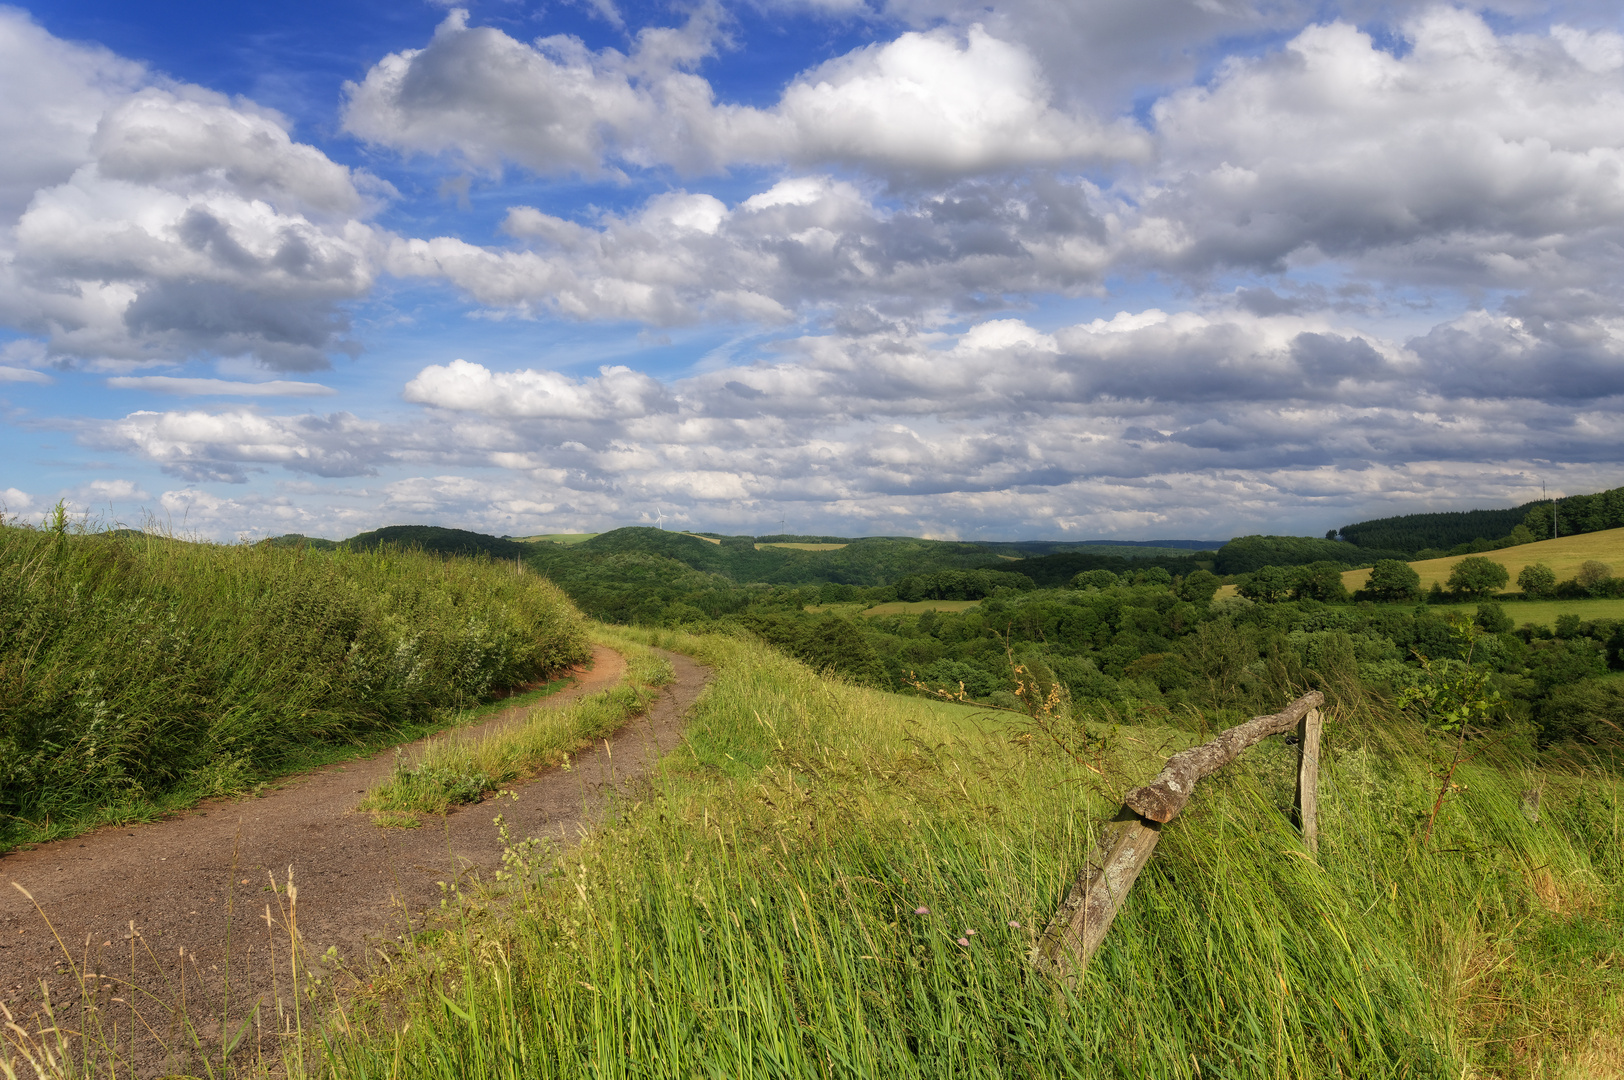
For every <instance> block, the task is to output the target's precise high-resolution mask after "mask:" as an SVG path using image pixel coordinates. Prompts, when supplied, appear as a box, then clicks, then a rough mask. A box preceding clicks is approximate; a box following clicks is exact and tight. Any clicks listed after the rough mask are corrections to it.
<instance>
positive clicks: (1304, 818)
mask: <svg viewBox="0 0 1624 1080" xmlns="http://www.w3.org/2000/svg"><path fill="white" fill-rule="evenodd" d="M1323 727H1324V721H1323V719H1322V717H1321V716H1320V711H1319V710H1318V709H1310V710H1309V711H1308V712H1306V713H1304V714H1303V718H1302V721H1301V722H1300V723H1299V724H1298V725H1297V797H1296V799H1295V800H1294V801H1295V805H1296V807H1297V827H1298V828H1300V829H1301V830H1302V833H1303V845H1304V846H1305V847H1307V848H1308V850H1309V853H1310V854H1317V853H1318V852H1319V758H1320V729H1321V728H1323Z"/></svg>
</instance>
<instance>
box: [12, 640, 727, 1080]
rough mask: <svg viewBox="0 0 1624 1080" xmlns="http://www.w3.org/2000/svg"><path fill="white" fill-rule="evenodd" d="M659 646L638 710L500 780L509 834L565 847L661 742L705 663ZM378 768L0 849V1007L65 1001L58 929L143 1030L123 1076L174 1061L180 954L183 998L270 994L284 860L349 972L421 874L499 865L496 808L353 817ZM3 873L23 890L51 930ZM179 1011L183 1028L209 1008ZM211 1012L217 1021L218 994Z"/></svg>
mask: <svg viewBox="0 0 1624 1080" xmlns="http://www.w3.org/2000/svg"><path fill="white" fill-rule="evenodd" d="M666 655H667V657H668V659H670V661H671V663H672V665H673V667H674V668H675V670H676V679H675V681H674V682H673V683H672V684H671V685H669V686H667V687H666V688H665V689H664V691H663V693H662V694H661V696H660V697H659V698H658V699H657V700H656V701H655V703H654V704H653V705H652V706H651V707H650V708H649V709H648V711H647V712H646V713H644V715H643V716H641V717H639V718H637V719H635V720H633V721H631V722H629V723H628V724H627V725H626V726H625V727H623V728H622V729H621V730H620V731H619V732H618V733H616V735H615V736H613V737H612V738H611V739H609V740H608V742H607V744H599V746H598V747H597V748H595V749H594V750H593V751H591V752H583V753H582V754H580V755H578V756H577V757H576V759H575V760H574V762H573V763H572V767H571V768H570V769H568V770H567V771H566V770H561V769H553V770H549V771H548V772H546V773H543V774H541V775H540V776H538V777H536V778H535V779H534V780H532V781H531V782H529V783H527V784H524V785H515V786H514V790H515V791H516V792H517V794H518V796H519V797H518V800H517V801H510V800H508V799H503V800H502V801H501V803H500V806H499V810H500V812H501V813H502V814H503V815H504V816H505V818H506V820H507V822H508V823H509V826H510V829H511V832H512V835H513V836H514V837H515V838H520V837H526V836H538V837H551V838H553V839H557V840H563V841H566V842H568V841H571V840H573V839H575V838H576V837H577V836H578V835H579V834H580V831H581V830H582V829H583V828H586V827H587V826H589V825H590V824H592V823H593V822H594V821H596V820H597V819H598V818H599V817H601V815H602V814H603V812H604V809H605V807H606V806H607V804H608V802H609V800H610V798H611V796H612V795H613V794H614V792H615V791H616V789H617V788H619V787H622V786H625V785H627V784H628V783H629V782H631V781H633V780H635V779H636V778H638V777H639V776H641V775H642V774H643V773H644V772H645V771H646V770H647V768H648V767H649V766H650V765H651V764H653V762H655V761H656V760H657V759H658V758H659V757H660V755H662V754H664V753H665V752H666V751H668V750H670V749H672V748H673V747H674V746H676V744H677V743H678V741H679V740H680V738H681V734H682V723H683V719H684V717H685V715H686V714H687V712H688V709H689V707H690V706H691V705H692V704H693V702H694V700H695V699H696V698H697V697H698V695H699V691H700V690H701V689H702V688H703V686H704V683H705V680H706V677H707V675H708V672H707V670H706V669H705V668H703V667H702V666H700V665H699V664H697V663H695V662H694V661H692V660H690V659H688V658H687V657H684V656H680V655H676V654H666ZM624 673H625V661H624V659H623V658H622V657H621V656H620V655H619V654H618V653H615V652H613V651H612V650H609V649H605V648H601V647H600V648H598V649H597V650H596V652H595V655H594V663H593V666H592V668H591V670H590V671H586V672H581V673H578V682H577V684H576V685H575V686H572V687H570V688H568V689H566V690H564V691H561V692H559V693H557V694H554V695H553V696H552V697H550V698H546V699H544V700H543V702H542V703H541V705H540V706H534V707H539V708H556V707H558V706H560V705H563V704H565V703H567V702H569V701H572V700H574V699H575V698H578V697H580V696H582V695H584V694H588V693H591V692H593V691H595V690H599V689H603V688H606V687H608V686H610V685H612V684H614V683H615V682H617V681H619V679H620V678H621V677H622V676H623V675H624ZM528 711H529V710H528V709H525V708H519V709H513V710H508V711H507V712H504V713H500V714H498V715H497V716H496V717H494V718H492V719H491V720H489V721H486V722H485V723H484V724H482V725H480V727H479V728H475V729H471V730H475V731H480V730H486V731H488V730H494V729H496V728H499V727H501V726H503V725H507V724H513V723H516V722H519V721H520V720H521V719H522V718H523V715H524V714H525V713H526V712H528ZM393 762H394V753H393V752H392V751H391V752H386V753H384V754H381V755H379V756H377V757H375V758H371V759H368V760H365V761H352V762H348V763H346V764H343V765H336V766H329V767H328V768H325V769H322V770H320V771H317V772H315V773H311V774H308V775H306V776H303V777H297V778H290V779H289V780H287V781H285V782H284V784H283V787H282V790H280V791H273V792H269V793H267V794H266V795H264V796H263V797H261V798H254V799H244V800H239V801H223V800H221V801H214V802H211V803H207V804H204V805H200V806H198V807H197V808H196V809H195V810H192V811H188V812H187V813H185V814H184V815H180V816H177V817H174V818H171V819H168V820H165V821H161V822H158V823H155V824H151V825H139V826H130V827H123V828H107V829H102V830H99V831H97V832H95V833H91V834H89V835H86V836H81V837H78V838H76V839H73V840H65V841H60V842H57V843H53V844H48V845H45V846H43V847H40V848H36V849H34V850H32V851H19V852H12V853H10V854H8V855H6V856H4V857H0V1001H5V1002H6V1003H7V1004H8V1005H9V1007H10V1008H11V1010H12V1012H13V1013H22V1014H28V1013H31V1012H33V1011H34V1008H33V1006H34V1004H35V1003H37V1001H38V999H39V993H40V984H41V981H42V980H43V981H44V982H45V983H46V984H47V985H48V986H49V987H50V990H51V996H52V999H53V1000H54V1001H56V1002H59V1003H67V1002H70V1001H73V1002H76V1001H78V1000H79V999H80V997H81V992H80V984H79V981H78V980H77V979H76V978H75V977H74V971H73V969H72V968H71V967H70V965H69V964H68V963H67V958H66V957H65V956H64V954H63V949H62V948H61V946H59V945H58V943H57V940H56V936H60V938H61V940H62V942H63V943H65V944H66V945H67V946H68V947H69V948H70V949H71V950H72V952H73V954H74V963H75V964H76V965H78V966H79V967H81V968H83V969H85V970H84V972H83V973H84V974H85V975H87V976H89V978H88V979H87V982H88V983H89V984H90V985H92V986H93V987H95V993H94V994H93V995H92V1000H94V1001H98V1002H100V1003H101V1007H103V1008H105V1009H106V1010H107V1012H106V1015H108V1016H114V1017H117V1016H119V1015H120V1014H121V1013H123V1014H125V1018H124V1019H123V1020H121V1021H120V1027H121V1030H124V1029H127V1028H129V1027H130V1026H132V1025H133V1026H135V1027H136V1028H137V1030H138V1032H139V1031H140V1029H141V1027H142V1026H143V1022H144V1023H147V1024H150V1025H151V1026H152V1028H153V1033H152V1034H151V1035H150V1036H149V1035H144V1034H143V1037H142V1038H140V1039H138V1040H137V1045H136V1047H135V1051H136V1052H135V1057H136V1059H137V1063H138V1064H139V1065H140V1066H141V1067H140V1068H139V1069H138V1071H140V1072H143V1073H153V1072H164V1071H168V1070H172V1069H176V1068H179V1067H182V1066H183V1065H184V1064H186V1062H185V1060H184V1056H183V1055H179V1056H178V1055H177V1052H176V1045H177V1044H178V1043H179V1042H182V1041H184V1040H183V1039H180V1038H179V1037H178V1036H179V1033H178V1031H175V1030H172V1029H173V1022H172V1019H173V1018H172V1017H171V1016H169V1015H166V1012H165V1010H164V1009H163V1008H162V1007H161V1006H160V1004H159V1000H161V1001H163V1002H172V1001H173V1000H175V996H176V995H177V994H178V991H179V971H180V967H179V965H180V962H181V958H182V956H184V957H185V966H186V971H187V980H188V984H189V989H188V992H189V993H191V994H193V995H199V994H201V995H202V998H203V1000H201V1001H197V1004H210V1003H215V999H218V998H219V997H220V996H221V993H222V991H223V990H224V989H225V988H226V987H227V986H229V988H230V993H231V996H232V998H233V999H234V1000H236V1001H238V1002H252V1001H254V1000H257V999H261V998H263V996H264V995H265V994H266V992H267V991H269V989H270V973H269V969H268V965H267V964H266V963H265V959H266V950H267V948H268V944H267V942H268V931H267V927H266V925H265V921H264V909H265V906H266V904H271V905H272V906H273V907H274V906H275V902H276V899H277V898H276V897H275V896H273V895H272V887H271V883H270V879H269V875H273V874H274V876H275V878H276V879H277V881H278V883H281V882H283V881H285V879H286V877H287V874H288V869H289V867H290V866H291V867H292V874H293V881H294V883H295V885H297V887H298V915H299V926H300V929H301V930H302V932H303V935H304V940H305V943H306V945H305V947H306V950H307V955H309V956H310V957H312V958H315V957H317V956H319V955H320V954H322V953H323V952H325V951H326V950H327V949H328V948H329V947H332V948H336V950H337V952H338V954H339V955H340V956H342V957H344V958H345V959H346V960H347V961H348V962H349V963H351V964H352V965H356V964H360V963H364V962H365V958H366V957H367V956H368V955H369V945H368V942H369V940H373V939H378V938H382V939H387V940H393V939H394V937H395V936H396V935H397V934H400V933H403V932H404V931H405V930H406V928H407V924H408V921H409V920H411V917H412V916H415V915H416V914H417V913H419V912H422V911H424V910H426V909H429V908H432V907H435V906H436V905H437V904H438V903H439V899H440V895H441V893H440V889H439V887H438V886H437V885H436V882H439V881H447V882H450V881H454V880H457V879H458V878H459V877H460V876H463V875H466V874H468V873H470V872H471V871H473V870H475V869H487V870H488V869H489V868H492V867H495V866H499V865H500V857H501V850H500V846H499V844H498V842H497V831H496V828H495V826H494V825H493V824H492V822H491V819H492V817H493V816H494V815H495V813H496V812H497V811H498V807H497V804H495V803H491V802H487V803H481V804H475V805H473V806H469V807H465V808H463V809H462V810H461V811H460V812H456V813H452V814H450V815H448V816H447V817H445V818H444V819H440V818H430V819H428V820H427V821H426V822H425V823H424V825H423V827H421V828H417V829H385V828H379V827H378V826H376V825H374V824H372V822H371V819H370V816H369V815H366V814H362V813H357V812H356V811H355V809H354V807H355V804H356V802H357V801H358V800H359V799H360V798H361V794H362V792H364V791H366V790H367V789H369V788H370V787H372V786H373V785H374V784H376V783H378V782H379V781H380V780H382V779H383V778H384V777H385V776H386V775H387V774H388V772H389V770H390V768H391V767H392V765H393ZM11 882H16V883H17V884H20V885H22V886H23V887H24V888H26V889H27V890H28V891H29V892H30V893H31V894H32V895H33V897H34V900H36V901H38V903H39V905H40V906H41V907H42V908H43V909H44V911H45V914H46V916H48V917H49V918H50V920H51V923H52V924H53V925H54V927H55V930H56V936H53V934H52V933H51V931H50V930H49V929H48V928H47V926H46V925H45V922H44V920H42V918H41V917H40V914H39V913H38V912H37V911H36V910H35V908H34V905H33V904H31V903H30V902H29V901H28V900H27V899H26V898H25V897H24V896H23V895H22V894H21V893H20V892H19V891H18V890H17V889H15V888H13V887H12V886H11V884H10V883H11ZM413 921H415V920H413ZM132 924H133V926H134V928H135V929H136V930H138V931H139V935H138V936H136V937H132V936H131V926H132ZM228 925H229V927H230V937H231V941H232V944H231V947H230V964H229V971H228V970H227V941H228ZM132 945H133V946H136V947H135V948H133V950H132ZM148 946H150V952H149V951H148V949H147V947H148ZM256 947H257V951H258V956H257V957H255V955H254V952H255V950H256ZM283 947H284V948H285V945H284V946H283ZM132 951H133V954H134V958H133V960H132ZM87 957H88V961H87V959H86V958H87ZM132 965H133V978H132ZM286 977H287V973H286V971H285V970H284V971H283V973H282V978H283V979H284V980H285V979H286ZM199 982H201V985H199ZM132 983H133V984H134V985H133V987H132V985H131V984H132ZM136 988H139V990H136V992H135V993H132V990H135V989H136ZM143 992H144V993H149V994H152V995H155V996H156V999H158V1000H149V999H147V998H145V996H144V993H143ZM132 998H134V999H136V1000H138V1001H145V1002H146V1005H145V1006H138V1008H145V1009H146V1010H147V1012H150V1013H151V1017H150V1019H149V1018H148V1017H147V1016H146V1015H145V1014H143V1015H142V1016H141V1017H131V1016H129V1015H127V1010H128V1008H129V1006H130V1004H131V1000H132ZM114 999H120V1000H118V1001H115V1000H114ZM187 1011H188V1013H190V1014H193V1016H194V1020H196V1019H198V1018H199V1017H207V1016H208V1015H209V1014H210V1011H211V1010H210V1009H209V1008H201V1009H196V1008H192V1007H190V1006H189V1008H188V1010H187ZM230 1012H231V1013H233V1014H238V1013H239V1010H238V1009H237V1008H232V1009H231V1010H230ZM212 1014H213V1016H215V1017H218V1016H219V1015H220V1012H219V1009H218V1007H217V1003H216V1007H214V1008H213V1010H212ZM201 1022H202V1024H203V1026H204V1028H205V1029H208V1028H210V1027H211V1026H212V1029H213V1030H212V1031H210V1030H205V1031H204V1032H203V1035H204V1037H205V1038H213V1039H215V1040H216V1042H215V1045H216V1046H218V1030H219V1029H218V1020H207V1019H203V1020H202V1021H201ZM228 1023H230V1021H228ZM166 1026H167V1027H168V1028H169V1029H171V1030H168V1032H167V1034H166ZM148 1043H150V1044H151V1045H146V1044H148ZM159 1043H164V1044H169V1046H168V1049H167V1050H163V1049H161V1048H160V1046H159V1045H158V1044H159Z"/></svg>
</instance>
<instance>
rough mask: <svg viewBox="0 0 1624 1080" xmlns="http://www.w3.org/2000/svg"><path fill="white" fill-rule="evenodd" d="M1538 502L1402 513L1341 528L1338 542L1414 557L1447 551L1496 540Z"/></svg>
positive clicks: (1524, 516) (1514, 526) (1516, 524)
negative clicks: (1414, 555)
mask: <svg viewBox="0 0 1624 1080" xmlns="http://www.w3.org/2000/svg"><path fill="white" fill-rule="evenodd" d="M1540 505H1542V504H1540V503H1524V504H1523V505H1521V506H1514V507H1512V508H1511V509H1509V510H1457V511H1454V512H1451V513H1442V514H1404V515H1402V516H1400V517H1388V518H1376V519H1375V520H1374V521H1361V522H1359V523H1357V524H1355V525H1344V526H1342V539H1344V540H1346V541H1347V542H1348V543H1350V544H1355V545H1357V546H1359V547H1362V548H1382V549H1386V550H1390V551H1402V552H1406V553H1408V554H1411V555H1413V554H1415V553H1416V552H1418V551H1424V550H1427V549H1436V550H1440V551H1447V550H1448V549H1449V548H1452V547H1454V546H1455V545H1456V544H1465V543H1470V542H1471V541H1473V540H1498V539H1499V538H1500V537H1502V536H1508V535H1510V533H1511V530H1512V529H1515V528H1516V527H1517V526H1518V525H1521V524H1522V523H1523V519H1524V518H1526V517H1527V516H1528V512H1529V511H1530V510H1533V509H1534V508H1535V507H1537V506H1540Z"/></svg>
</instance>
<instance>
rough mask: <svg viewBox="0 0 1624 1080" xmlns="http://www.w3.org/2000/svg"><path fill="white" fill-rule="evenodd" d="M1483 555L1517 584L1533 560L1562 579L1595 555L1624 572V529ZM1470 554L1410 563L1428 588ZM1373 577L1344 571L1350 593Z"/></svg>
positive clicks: (1576, 571)
mask: <svg viewBox="0 0 1624 1080" xmlns="http://www.w3.org/2000/svg"><path fill="white" fill-rule="evenodd" d="M1482 555H1483V558H1485V559H1488V560H1490V561H1492V562H1497V563H1499V564H1500V565H1501V566H1503V567H1505V568H1506V569H1507V570H1508V571H1510V573H1511V581H1512V584H1513V585H1515V584H1516V581H1517V572H1518V571H1520V570H1521V569H1522V568H1523V567H1525V566H1528V565H1530V564H1531V563H1544V564H1545V565H1546V566H1549V567H1550V568H1551V569H1552V570H1553V571H1555V572H1556V578H1557V580H1558V581H1564V580H1566V579H1568V578H1571V577H1572V576H1573V575H1574V574H1576V573H1578V571H1579V567H1580V566H1581V565H1582V564H1583V563H1585V562H1587V561H1588V560H1591V559H1595V560H1598V561H1600V562H1604V563H1607V564H1608V565H1609V566H1611V567H1613V572H1614V573H1615V574H1624V529H1607V530H1604V531H1602V532H1593V533H1580V534H1578V535H1576V536H1561V537H1558V538H1556V539H1555V540H1540V541H1538V542H1536V543H1532V544H1522V545H1520V546H1518V547H1510V548H1501V549H1500V550H1499V551H1485V552H1483V553H1482ZM1466 557H1467V556H1465V555H1452V556H1449V557H1448V558H1444V559H1426V560H1424V561H1422V562H1413V563H1411V564H1410V565H1411V566H1413V567H1415V572H1416V573H1418V574H1420V575H1421V587H1422V588H1423V589H1428V588H1431V587H1432V583H1433V582H1437V583H1438V584H1440V585H1442V584H1444V583H1445V582H1447V581H1448V580H1449V572H1450V571H1451V570H1453V569H1454V568H1455V564H1456V563H1458V562H1460V561H1461V559H1464V558H1466ZM1369 577H1370V571H1369V569H1364V570H1348V571H1345V572H1344V573H1343V575H1342V584H1344V585H1346V586H1347V588H1348V591H1349V592H1350V593H1351V592H1355V591H1357V590H1359V589H1362V588H1364V585H1365V581H1366V580H1367V579H1368V578H1369Z"/></svg>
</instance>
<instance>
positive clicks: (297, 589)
mask: <svg viewBox="0 0 1624 1080" xmlns="http://www.w3.org/2000/svg"><path fill="white" fill-rule="evenodd" d="M587 651H588V649H587V640H586V634H585V628H584V624H583V622H582V620H581V617H580V615H579V614H578V613H577V612H576V610H575V608H574V607H573V606H572V605H571V604H570V602H569V601H568V599H567V598H565V597H564V596H563V594H562V593H560V592H559V591H558V590H557V589H555V588H554V587H553V586H552V585H551V584H549V583H548V582H547V581H545V580H543V579H542V578H540V577H538V576H536V575H534V574H531V573H528V572H526V571H525V570H524V569H523V568H522V567H521V566H519V565H518V564H515V563H493V562H489V561H476V560H472V559H456V558H453V559H447V558H442V557H439V556H435V555H429V554H421V553H401V552H397V551H390V550H380V551H371V552H358V551H344V550H335V551H316V550H311V549H288V548H275V547H268V546H267V547H224V546H219V545H213V544H193V543H185V542H181V541H176V540H172V539H167V538H164V537H159V536H147V535H142V534H138V533H137V534H129V533H125V534H119V535H87V536H71V535H66V534H64V533H50V532H36V531H34V530H31V529H26V528H15V527H4V528H0V814H3V815H6V820H8V821H10V820H11V819H13V818H24V819H29V818H42V817H43V816H45V815H47V814H50V815H53V816H54V817H55V818H58V819H60V818H61V817H63V816H65V815H68V816H71V815H74V814H84V813H90V812H93V811H94V809H95V808H96V807H105V806H107V805H109V804H114V803H121V804H126V805H130V806H140V805H143V804H150V803H151V801H152V800H154V799H159V798H161V797H163V796H165V795H168V794H172V793H174V792H176V791H177V790H182V791H184V790H191V789H193V788H196V789H197V793H198V794H209V793H211V791H214V790H230V789H234V788H237V787H240V786H242V785H243V784H244V783H245V782H247V781H249V780H251V779H252V778H254V777H256V776H260V775H264V774H266V773H268V772H274V771H275V770H277V769H278V768H279V767H280V766H281V765H282V764H283V763H284V762H285V761H286V760H287V759H288V758H289V757H290V756H297V755H298V754H301V753H308V751H309V750H310V748H311V747H313V746H321V745H333V744H345V743H349V742H353V741H356V740H359V739H367V738H369V737H377V736H378V735H380V734H382V733H385V732H388V731H393V730H397V729H404V728H408V727H411V726H413V725H419V724H423V723H426V722H428V721H430V720H431V719H432V716H433V713H434V711H435V710H436V709H439V708H442V707H448V706H461V705H466V704H471V703H474V702H476V701H478V700H479V699H480V698H481V697H483V696H485V695H486V694H487V693H488V692H489V691H490V690H491V689H492V688H493V687H498V686H507V685H513V684H517V683H522V682H526V681H529V680H533V679H536V678H538V677H540V676H542V675H544V674H545V673H547V672H549V671H552V670H556V669H558V668H561V667H564V666H566V665H568V664H570V663H572V662H575V661H578V660H581V659H583V658H584V657H585V656H586V655H587ZM9 827H10V826H8V825H0V845H3V843H4V842H5V836H6V835H7V834H6V832H5V830H6V829H7V828H9Z"/></svg>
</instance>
